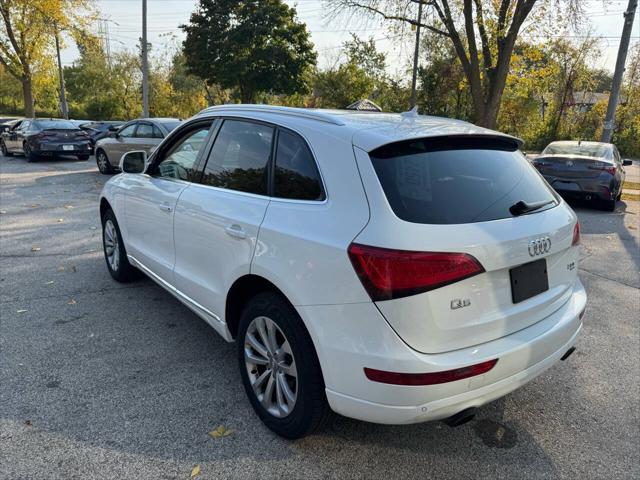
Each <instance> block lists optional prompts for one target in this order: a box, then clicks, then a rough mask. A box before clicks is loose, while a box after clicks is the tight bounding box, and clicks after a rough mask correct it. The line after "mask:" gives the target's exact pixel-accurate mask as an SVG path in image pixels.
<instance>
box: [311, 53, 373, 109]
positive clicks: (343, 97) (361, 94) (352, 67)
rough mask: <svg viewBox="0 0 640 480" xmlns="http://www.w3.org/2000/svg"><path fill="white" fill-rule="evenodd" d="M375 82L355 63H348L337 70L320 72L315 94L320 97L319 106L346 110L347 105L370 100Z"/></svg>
mask: <svg viewBox="0 0 640 480" xmlns="http://www.w3.org/2000/svg"><path fill="white" fill-rule="evenodd" d="M374 86H375V82H374V80H373V78H371V77H370V76H369V75H367V73H366V72H365V71H364V70H363V69H362V68H360V67H358V66H357V65H356V64H355V63H353V62H346V63H343V64H342V65H340V66H338V67H337V68H335V69H331V70H326V71H323V72H318V74H317V76H316V80H315V83H314V90H315V91H314V93H315V94H316V95H317V96H318V97H319V98H318V102H317V103H318V106H319V107H323V108H345V107H346V106H347V105H349V104H351V103H353V102H355V101H357V100H360V99H363V98H368V97H369V96H370V95H371V92H372V91H373V88H374Z"/></svg>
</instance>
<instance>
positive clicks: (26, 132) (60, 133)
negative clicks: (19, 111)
mask: <svg viewBox="0 0 640 480" xmlns="http://www.w3.org/2000/svg"><path fill="white" fill-rule="evenodd" d="M0 150H2V154H3V155H7V156H8V155H13V154H14V153H21V154H23V155H24V156H25V157H26V158H27V160H29V161H30V162H35V161H37V160H38V159H40V158H41V157H55V156H58V155H71V156H75V157H77V158H78V159H80V160H88V159H89V156H90V155H91V140H90V139H89V135H87V134H86V133H85V132H84V131H82V130H81V129H80V128H78V127H77V126H76V125H74V124H73V123H72V122H70V121H69V120H59V119H32V118H26V119H24V120H20V121H19V122H16V123H15V124H14V125H13V126H12V127H11V129H10V130H9V131H6V132H2V136H1V137H0Z"/></svg>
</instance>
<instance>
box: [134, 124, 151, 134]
mask: <svg viewBox="0 0 640 480" xmlns="http://www.w3.org/2000/svg"><path fill="white" fill-rule="evenodd" d="M136 137H138V138H153V127H152V126H151V125H149V124H148V123H141V124H139V125H138V130H136Z"/></svg>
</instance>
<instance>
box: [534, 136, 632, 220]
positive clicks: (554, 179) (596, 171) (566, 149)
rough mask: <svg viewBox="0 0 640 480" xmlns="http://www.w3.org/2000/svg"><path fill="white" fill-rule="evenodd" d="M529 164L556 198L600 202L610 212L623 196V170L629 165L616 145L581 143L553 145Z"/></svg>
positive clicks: (569, 142) (570, 142) (571, 142)
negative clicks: (560, 196) (538, 172)
mask: <svg viewBox="0 0 640 480" xmlns="http://www.w3.org/2000/svg"><path fill="white" fill-rule="evenodd" d="M532 163H533V165H534V166H535V167H536V168H537V169H538V170H539V171H540V173H542V175H543V176H544V178H545V179H546V180H547V182H549V184H550V185H551V186H552V187H553V188H554V189H555V190H556V191H557V192H558V193H559V194H561V195H563V196H566V197H573V198H580V199H584V200H597V201H600V202H601V203H602V205H603V206H604V207H605V209H606V210H609V211H614V210H615V208H616V201H617V200H620V197H621V195H622V185H623V184H624V177H625V171H624V168H623V166H626V165H631V161H630V160H622V159H621V158H620V153H619V152H618V149H617V148H616V147H615V145H612V144H610V143H600V142H583V141H562V142H552V143H550V144H549V145H548V146H547V148H545V149H544V150H543V151H542V153H541V154H540V156H538V157H537V158H535V159H534V160H533V162H532Z"/></svg>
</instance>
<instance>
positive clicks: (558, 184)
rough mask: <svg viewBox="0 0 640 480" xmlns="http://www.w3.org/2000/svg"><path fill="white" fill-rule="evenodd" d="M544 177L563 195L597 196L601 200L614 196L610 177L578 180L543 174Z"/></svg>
mask: <svg viewBox="0 0 640 480" xmlns="http://www.w3.org/2000/svg"><path fill="white" fill-rule="evenodd" d="M545 179H546V180H547V181H548V182H549V184H550V185H551V186H552V187H553V189H554V190H555V191H556V192H558V193H559V194H560V195H562V196H563V197H568V198H576V199H581V200H585V199H589V198H599V199H602V200H611V199H613V198H614V197H615V195H616V194H617V192H615V191H614V190H615V188H614V187H615V183H614V182H613V181H612V177H610V176H607V177H606V178H601V177H597V178H589V179H579V180H573V179H571V180H569V179H558V178H555V177H548V176H545Z"/></svg>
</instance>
